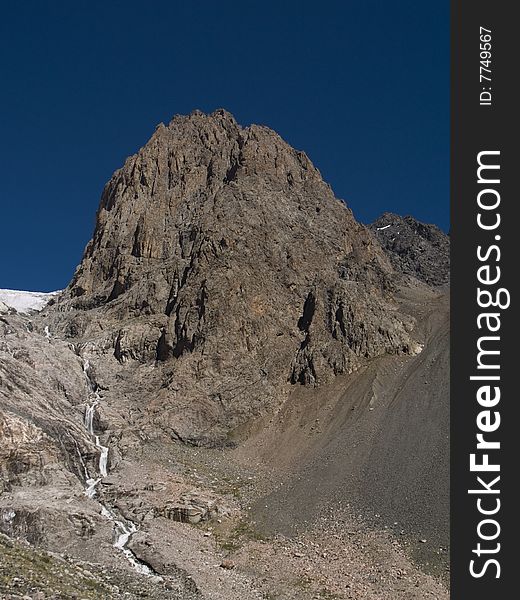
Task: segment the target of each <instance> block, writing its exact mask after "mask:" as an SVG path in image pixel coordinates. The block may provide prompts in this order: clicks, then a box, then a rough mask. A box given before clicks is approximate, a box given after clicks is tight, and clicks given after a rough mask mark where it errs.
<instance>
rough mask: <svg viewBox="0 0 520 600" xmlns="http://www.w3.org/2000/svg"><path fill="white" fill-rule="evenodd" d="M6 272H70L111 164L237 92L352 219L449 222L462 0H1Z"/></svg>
mask: <svg viewBox="0 0 520 600" xmlns="http://www.w3.org/2000/svg"><path fill="white" fill-rule="evenodd" d="M0 56H1V58H0V66H1V73H2V82H1V87H2V93H1V96H0V108H1V110H0V134H1V150H0V165H1V166H0V174H1V185H0V194H1V213H0V214H1V237H0V288H2V287H4V288H17V289H30V290H52V289H57V288H62V287H64V286H66V285H67V283H68V282H69V280H70V278H71V276H72V274H73V271H74V268H75V266H76V265H77V264H78V262H79V260H80V258H81V255H82V252H83V248H84V246H85V244H86V242H87V241H88V240H89V238H90V236H91V233H92V229H93V225H94V217H95V212H96V209H97V205H98V202H99V197H100V194H101V190H102V188H103V185H104V183H105V182H106V181H107V180H108V178H109V177H110V175H111V174H112V172H113V171H114V170H115V169H117V168H118V167H119V166H120V165H121V164H122V163H123V161H124V159H125V157H126V156H128V155H130V154H132V153H134V152H135V151H136V150H137V149H138V148H139V147H140V146H142V145H143V144H144V143H145V142H146V140H147V139H148V138H149V137H150V135H151V134H152V133H153V130H154V128H155V125H156V124H157V123H159V122H161V121H164V122H167V121H169V120H170V119H171V117H172V116H173V115H174V114H175V113H189V112H191V111H192V110H193V109H195V108H199V109H201V110H204V111H213V110H214V109H215V108H219V107H224V108H226V109H228V110H229V111H231V112H232V113H233V114H234V115H235V117H236V118H237V120H238V121H239V122H240V123H242V124H243V125H248V124H250V123H252V122H253V123H260V124H265V125H268V126H270V127H272V128H273V129H275V130H276V131H277V132H278V133H280V135H282V137H284V138H285V139H286V140H287V141H288V142H290V143H291V144H292V145H293V146H295V147H296V148H298V149H302V150H305V152H306V153H307V154H308V155H309V157H310V158H311V160H313V162H314V163H315V164H316V166H317V167H318V168H319V169H320V170H321V172H322V175H323V177H324V178H325V179H326V180H327V181H328V182H329V183H330V184H331V185H332V187H333V189H334V191H335V193H336V195H337V196H338V197H340V198H344V199H345V200H346V201H347V203H348V204H349V206H350V207H351V208H352V209H353V211H354V214H355V215H356V216H357V218H358V219H359V220H361V221H363V222H369V221H371V220H373V219H375V218H376V217H377V216H378V215H379V214H380V213H381V212H383V211H385V210H389V211H393V212H398V213H402V214H413V215H414V216H416V217H417V218H419V219H421V220H424V221H427V222H433V223H437V224H438V225H440V226H441V227H442V228H443V229H445V230H447V229H448V212H449V211H448V206H449V3H448V2H447V0H446V1H445V0H442V1H440V2H416V1H413V2H412V1H410V2H408V1H403V0H392V1H390V0H386V1H380V2H375V1H370V0H358V1H352V0H338V1H326V0H322V1H321V2H309V1H306V2H304V1H300V2H296V1H282V0H277V1H271V0H263V1H261V2H260V1H258V2H253V1H251V2H236V1H234V2H231V1H225V0H220V1H218V2H216V1H215V2H209V1H205V0H199V1H197V2H189V1H184V2H180V1H179V2H177V1H174V0H169V1H166V0H164V1H159V0H157V1H151V2H143V1H140V2H135V1H132V0H126V1H124V2H123V1H120V2H117V1H104V2H99V1H93V0H90V1H89V2H83V1H80V0H75V1H74V2H70V1H65V0H53V1H50V0H49V1H43V2H42V1H34V0H25V1H24V2H5V3H3V4H2V15H1V19H0Z"/></svg>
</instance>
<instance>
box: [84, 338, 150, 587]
mask: <svg viewBox="0 0 520 600" xmlns="http://www.w3.org/2000/svg"><path fill="white" fill-rule="evenodd" d="M74 350H75V351H76V349H75V348H74ZM78 355H79V353H78ZM82 361H83V373H84V375H85V380H86V383H87V389H88V398H87V404H86V407H85V417H84V420H83V424H84V426H85V429H86V430H87V431H88V432H89V434H90V435H91V436H92V437H93V439H94V442H95V444H96V447H97V448H98V449H99V463H98V470H99V477H96V478H93V477H90V475H89V473H88V470H87V468H86V466H85V465H84V462H83V460H82V461H81V462H82V464H83V466H84V470H85V476H86V484H87V485H86V487H85V495H86V496H88V497H89V498H94V496H95V495H96V487H97V486H98V484H99V483H100V482H101V481H102V480H103V479H104V478H105V477H107V475H108V452H109V448H108V447H107V446H103V444H102V443H101V441H100V437H99V435H96V434H95V431H94V418H95V415H96V407H97V406H98V404H99V403H100V401H101V395H100V393H99V391H98V390H99V389H98V386H97V384H96V383H95V382H94V381H93V380H92V377H91V375H90V363H89V361H88V359H83V358H82ZM78 451H79V450H78ZM80 458H81V454H80ZM100 504H101V514H102V515H103V516H104V517H105V518H106V519H109V520H110V521H112V522H113V523H114V532H115V535H116V537H115V541H114V547H115V548H117V549H118V550H120V551H121V552H122V553H123V554H124V555H125V557H126V559H127V560H128V562H130V564H131V565H132V566H133V567H134V569H135V570H136V571H137V572H138V573H140V574H141V575H156V574H155V573H154V571H152V569H150V567H148V565H146V564H144V563H142V562H141V561H140V560H138V558H137V557H136V556H135V554H134V553H133V552H132V551H131V550H130V549H129V548H127V544H128V542H129V540H130V538H131V537H132V535H133V534H134V533H135V532H136V531H137V526H136V524H135V523H133V522H132V521H129V520H127V519H124V520H123V519H122V518H121V517H118V516H117V515H116V513H115V512H114V511H113V510H111V509H110V508H108V507H107V506H106V505H105V504H103V503H102V502H101V501H100Z"/></svg>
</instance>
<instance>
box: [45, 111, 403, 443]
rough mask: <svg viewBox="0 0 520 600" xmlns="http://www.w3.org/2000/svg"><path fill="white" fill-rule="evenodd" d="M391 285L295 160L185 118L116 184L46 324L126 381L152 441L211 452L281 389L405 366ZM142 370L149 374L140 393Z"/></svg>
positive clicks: (382, 259) (238, 133)
mask: <svg viewBox="0 0 520 600" xmlns="http://www.w3.org/2000/svg"><path fill="white" fill-rule="evenodd" d="M392 273H393V270H392V267H391V265H390V263H389V261H388V259H387V257H386V256H385V255H384V253H383V252H382V251H381V248H380V247H379V245H378V244H377V242H376V241H375V240H374V238H373V236H372V235H371V234H370V233H369V232H368V231H367V230H366V229H365V228H364V227H363V226H362V225H360V224H359V223H357V222H356V221H355V219H354V218H353V216H352V213H351V211H350V210H349V209H348V208H347V207H346V206H345V205H344V203H343V202H341V201H339V200H337V199H336V198H335V197H334V195H333V193H332V191H331V189H330V188H329V186H328V185H327V184H325V183H324V182H323V180H322V179H321V176H320V174H319V172H318V170H317V169H316V168H315V167H314V166H313V165H312V163H311V162H310V160H309V159H308V158H307V156H306V155H305V154H304V153H303V152H298V151H296V150H294V149H292V148H291V147H290V146H289V145H288V144H287V143H285V142H284V141H283V140H282V139H281V138H280V137H279V136H278V135H277V134H276V133H274V132H273V131H271V130H270V129H268V128H266V127H260V126H256V125H252V126H250V127H247V128H241V127H240V126H239V125H238V124H237V123H236V121H235V120H234V119H233V117H232V116H231V115H230V114H229V113H227V112H225V111H222V110H219V111H216V112H215V113H213V114H211V115H205V114H202V113H200V112H195V113H193V114H191V115H190V116H188V117H175V118H174V119H173V121H172V122H171V123H170V124H169V125H168V126H164V125H159V126H158V127H157V129H156V131H155V133H154V134H153V136H152V138H151V139H150V140H149V142H148V143H147V144H146V145H145V146H144V147H143V148H142V149H141V150H140V151H139V152H138V153H137V154H136V155H134V156H132V157H130V158H129V159H128V160H127V161H126V162H125V165H124V166H123V168H122V169H120V170H119V171H116V172H115V173H114V175H113V177H112V179H111V180H110V181H109V182H108V184H107V185H106V187H105V189H104V191H103V195H102V199H101V204H100V207H99V211H98V214H97V222H96V227H95V232H94V236H93V238H92V240H91V242H90V243H89V244H88V246H87V248H86V250H85V254H84V257H83V260H82V262H81V264H80V265H79V267H78V269H77V271H76V273H75V275H74V278H73V280H72V282H71V284H70V286H69V288H68V289H67V290H66V291H65V293H64V294H63V295H62V297H61V298H60V300H59V301H58V303H57V306H56V307H54V308H53V309H50V310H51V313H52V312H53V311H54V315H55V316H54V317H53V318H54V319H55V321H56V323H55V327H57V328H59V329H61V330H62V331H63V333H65V335H68V336H69V337H72V338H78V339H80V340H82V341H83V342H84V341H85V340H89V341H90V342H91V347H92V348H97V351H98V352H100V353H105V355H106V354H112V355H113V357H114V360H115V361H117V364H115V365H114V362H113V363H111V366H110V369H112V370H111V372H110V373H108V374H107V373H105V374H104V375H103V373H102V370H103V369H105V371H106V370H107V368H108V367H106V364H107V361H106V360H105V361H103V365H105V366H103V365H102V364H100V365H98V368H99V371H100V377H102V378H103V377H105V379H107V380H108V379H110V377H113V375H114V373H116V372H117V370H118V369H119V368H121V369H123V368H124V369H127V370H128V367H129V365H131V366H132V369H131V371H132V373H133V375H132V376H133V377H135V378H136V381H139V385H140V386H141V391H140V394H141V396H140V398H139V401H140V402H141V401H143V398H142V396H143V395H144V396H145V399H146V398H148V399H149V401H150V402H151V400H150V399H151V398H153V405H154V406H155V407H161V409H160V410H159V408H157V410H158V414H159V413H160V414H161V419H160V426H162V427H167V428H168V429H169V430H170V431H171V433H172V434H174V435H176V436H178V437H180V438H181V439H201V438H204V437H209V438H211V437H215V436H217V437H218V436H219V435H220V436H223V435H225V434H226V432H228V431H229V430H230V429H232V428H233V427H235V426H237V425H239V424H241V423H243V422H244V421H245V420H247V419H249V418H250V417H252V416H254V415H255V414H258V412H259V411H261V410H262V409H263V408H264V407H266V406H273V405H276V403H277V402H279V401H281V400H282V399H283V398H284V397H285V394H286V393H287V390H288V389H289V388H290V386H291V385H297V384H311V385H316V384H319V383H321V382H325V381H328V380H330V379H331V378H332V377H334V375H336V374H340V373H348V372H351V371H352V370H354V369H356V368H357V367H359V366H360V365H361V364H362V363H363V361H365V360H366V359H370V358H372V357H375V356H378V355H381V354H384V353H400V352H405V353H411V352H414V351H415V345H414V343H413V341H412V340H411V338H410V330H411V328H412V326H413V323H412V320H411V319H410V318H407V317H405V316H403V315H400V314H398V313H397V311H396V307H395V305H394V304H393V302H392V299H391V295H390V291H391V288H392V285H391V278H392ZM94 362H95V361H94ZM140 364H141V365H148V367H150V365H153V366H154V368H153V369H152V370H150V369H148V370H146V383H143V379H142V377H141V378H140V377H139V376H138V375H136V373H137V371H138V370H139V369H138V368H136V367H138V365H140ZM117 365H119V366H117ZM128 372H129V373H130V371H129V370H128ZM143 372H144V371H143ZM143 386H144V387H143ZM129 393H131V392H129Z"/></svg>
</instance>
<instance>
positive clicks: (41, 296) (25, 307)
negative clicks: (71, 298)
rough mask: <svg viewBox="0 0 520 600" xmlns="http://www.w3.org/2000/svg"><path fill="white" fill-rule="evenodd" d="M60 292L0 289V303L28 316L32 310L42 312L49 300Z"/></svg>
mask: <svg viewBox="0 0 520 600" xmlns="http://www.w3.org/2000/svg"><path fill="white" fill-rule="evenodd" d="M60 292H61V290H57V291H56V292H24V291H21V290H3V289H0V302H2V303H4V304H6V305H7V306H9V307H11V308H14V309H16V310H17V311H18V312H20V313H25V314H29V313H30V312H31V311H33V310H36V311H39V310H42V309H43V308H44V307H45V306H46V305H47V303H48V302H49V300H50V299H51V298H52V297H53V296H57V295H58V294H59V293H60Z"/></svg>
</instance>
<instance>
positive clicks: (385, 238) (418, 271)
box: [369, 213, 450, 286]
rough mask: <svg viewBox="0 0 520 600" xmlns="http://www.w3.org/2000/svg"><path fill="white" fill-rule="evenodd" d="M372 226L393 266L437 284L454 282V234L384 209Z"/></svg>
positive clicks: (422, 279) (425, 281) (402, 271)
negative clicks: (451, 248) (452, 276)
mask: <svg viewBox="0 0 520 600" xmlns="http://www.w3.org/2000/svg"><path fill="white" fill-rule="evenodd" d="M369 228H370V229H371V230H372V231H373V232H374V233H375V235H376V237H377V239H378V241H379V243H380V244H381V246H382V247H383V250H384V251H385V252H386V254H387V256H388V257H389V259H390V262H391V263H392V265H393V267H394V268H395V269H396V270H397V271H399V272H401V273H403V274H405V275H411V276H412V277H416V278H417V279H420V280H421V281H423V282H424V283H427V284H428V285H433V286H441V285H446V284H449V282H450V238H449V237H448V236H447V235H446V234H445V233H444V232H443V231H441V230H440V229H439V228H438V227H437V226H436V225H428V224H425V223H421V222H420V221H417V220H416V219H414V218H413V217H400V216H399V215H394V214H392V213H384V214H383V215H381V217H379V219H378V220H377V221H375V222H374V223H372V225H370V226H369Z"/></svg>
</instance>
